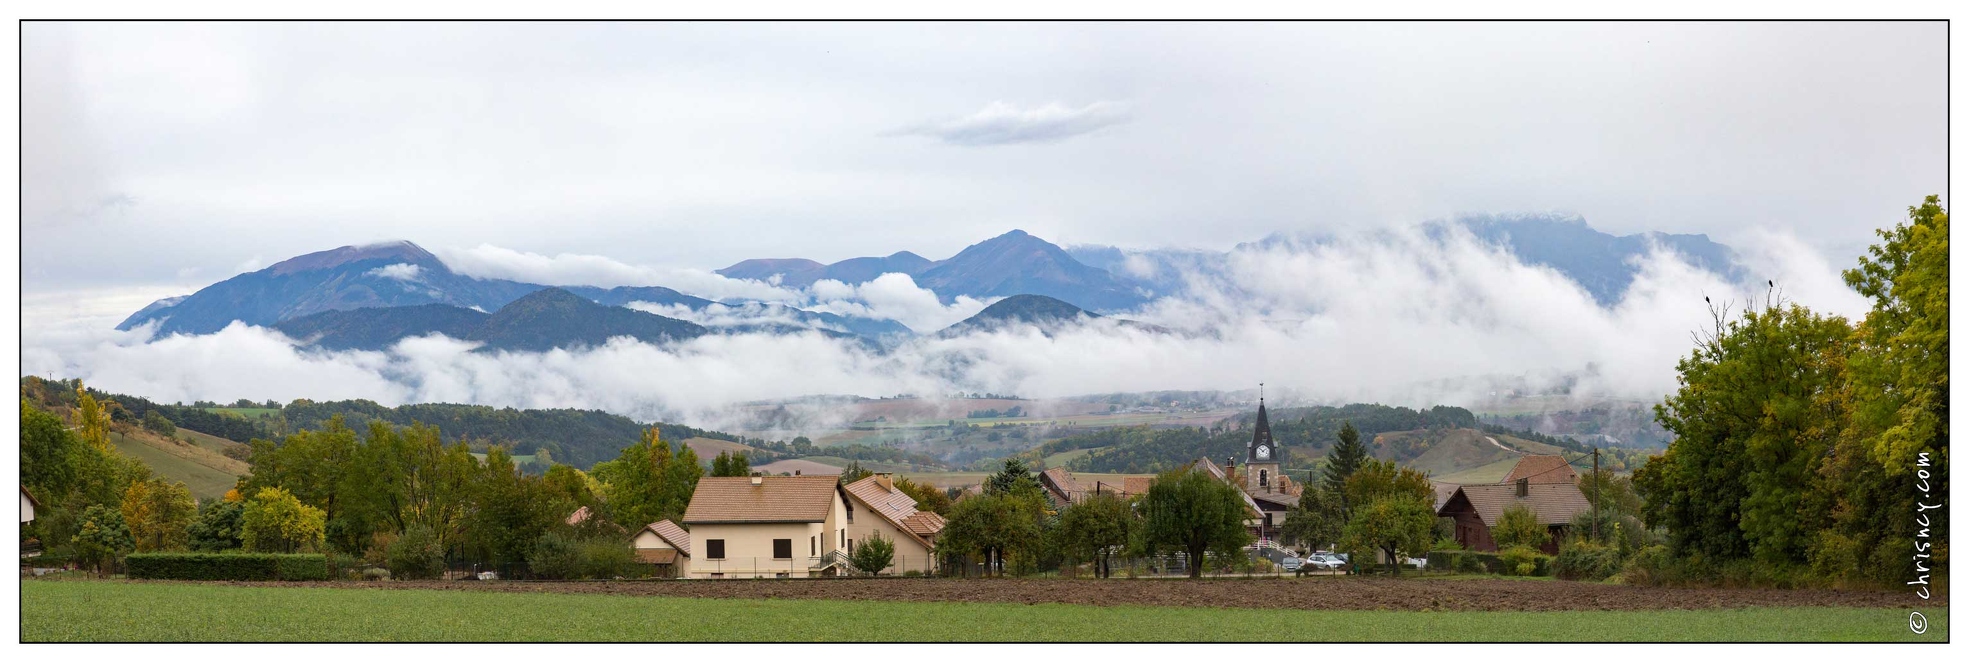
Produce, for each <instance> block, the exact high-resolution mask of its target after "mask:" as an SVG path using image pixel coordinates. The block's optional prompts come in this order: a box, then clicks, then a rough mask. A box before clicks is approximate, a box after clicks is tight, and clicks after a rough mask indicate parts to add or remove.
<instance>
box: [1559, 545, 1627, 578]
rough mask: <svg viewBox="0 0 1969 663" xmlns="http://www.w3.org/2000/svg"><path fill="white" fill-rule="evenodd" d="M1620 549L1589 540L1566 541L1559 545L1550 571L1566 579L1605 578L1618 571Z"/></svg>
mask: <svg viewBox="0 0 1969 663" xmlns="http://www.w3.org/2000/svg"><path fill="white" fill-rule="evenodd" d="M1620 562H1621V559H1620V550H1619V549H1617V548H1615V547H1613V546H1608V545H1601V544H1598V543H1593V542H1591V541H1568V542H1566V544H1565V545H1563V546H1559V556H1558V557H1557V558H1556V559H1553V560H1552V572H1553V575H1556V576H1558V577H1560V578H1563V579H1566V580H1606V579H1607V578H1610V577H1613V575H1614V574H1616V573H1619V572H1620Z"/></svg>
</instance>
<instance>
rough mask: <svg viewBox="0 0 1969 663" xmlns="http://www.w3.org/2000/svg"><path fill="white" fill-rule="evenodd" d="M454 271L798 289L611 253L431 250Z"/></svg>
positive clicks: (748, 291) (719, 292) (758, 296)
mask: <svg viewBox="0 0 1969 663" xmlns="http://www.w3.org/2000/svg"><path fill="white" fill-rule="evenodd" d="M432 253H434V254H436V255H437V256H438V257H439V259H442V260H443V261H444V264H445V265H446V266H448V267H450V268H451V269H452V270H453V271H456V272H458V273H460V274H464V275H467V276H476V277H480V278H500V279H512V280H516V281H526V282H528V283H540V284H544V285H592V286H600V287H604V288H608V287H616V286H663V287H666V288H672V289H675V290H677V291H679V292H684V293H688V294H691V295H696V296H699V297H707V298H710V299H728V298H739V299H754V300H761V301H771V302H789V301H798V300H800V299H802V298H803V296H802V295H801V294H800V293H799V292H797V291H794V290H790V289H787V288H781V287H779V286H776V285H773V284H770V283H765V282H761V281H751V280H744V279H732V278H726V277H724V276H720V275H718V274H716V273H713V272H708V271H704V270H700V269H679V268H660V267H645V266H640V265H631V264H628V263H624V262H619V261H617V260H615V259H613V258H608V257H604V256H598V255H587V254H579V253H560V254H555V255H553V256H544V255H540V254H538V253H528V252H525V251H515V250H513V249H508V248H504V247H499V246H493V245H491V244H480V245H478V246H476V247H472V248H464V249H461V248H440V249H436V250H434V251H432Z"/></svg>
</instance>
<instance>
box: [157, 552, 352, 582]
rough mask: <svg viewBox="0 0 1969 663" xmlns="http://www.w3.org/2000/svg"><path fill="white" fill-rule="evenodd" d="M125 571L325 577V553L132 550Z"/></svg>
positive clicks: (177, 576) (176, 576)
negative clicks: (145, 551)
mask: <svg viewBox="0 0 1969 663" xmlns="http://www.w3.org/2000/svg"><path fill="white" fill-rule="evenodd" d="M124 566H125V568H126V569H127V571H126V575H128V576H129V577H131V578H137V579H143V580H327V579H328V557H327V556H326V555H277V554H271V553H135V554H132V555H130V556H128V557H125V558H124Z"/></svg>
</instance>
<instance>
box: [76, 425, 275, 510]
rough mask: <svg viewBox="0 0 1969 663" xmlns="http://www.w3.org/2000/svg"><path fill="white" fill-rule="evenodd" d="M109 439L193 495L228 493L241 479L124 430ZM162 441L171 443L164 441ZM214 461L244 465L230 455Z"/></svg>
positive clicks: (208, 496)
mask: <svg viewBox="0 0 1969 663" xmlns="http://www.w3.org/2000/svg"><path fill="white" fill-rule="evenodd" d="M109 441H110V444H111V445H113V446H115V447H116V450H117V451H119V452H122V454H123V455H125V456H129V457H131V458H135V459H137V460H140V461H143V463H144V465H147V466H149V467H150V471H151V472H154V473H156V474H157V476H160V477H163V478H166V479H170V480H172V481H182V482H184V484H185V487H186V488H188V489H190V490H191V494H192V496H193V497H197V498H200V499H204V498H212V497H219V496H222V495H225V494H226V491H228V490H232V487H233V485H234V484H235V483H237V482H238V481H239V475H237V474H234V473H232V472H230V471H227V470H224V469H221V468H217V467H212V466H211V465H206V464H203V463H199V462H198V461H195V460H192V459H190V458H186V457H184V456H182V455H177V454H173V453H171V452H169V451H166V450H164V449H160V448H158V447H154V446H151V445H149V444H145V443H143V442H141V441H138V440H135V439H131V438H129V437H125V436H124V435H123V434H121V433H114V432H112V433H110V434H109ZM160 443H161V444H168V443H164V442H161V441H160ZM194 448H195V447H194ZM213 462H214V463H215V464H220V463H228V462H229V463H233V464H237V465H240V466H243V465H244V464H243V463H239V462H238V461H233V460H231V459H226V458H220V459H216V460H214V461H213Z"/></svg>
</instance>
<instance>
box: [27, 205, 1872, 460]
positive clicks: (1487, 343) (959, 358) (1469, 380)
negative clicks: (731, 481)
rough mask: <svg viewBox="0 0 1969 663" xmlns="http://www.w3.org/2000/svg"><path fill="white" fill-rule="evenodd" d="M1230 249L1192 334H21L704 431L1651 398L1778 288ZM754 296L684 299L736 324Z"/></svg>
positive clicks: (31, 364)
mask: <svg viewBox="0 0 1969 663" xmlns="http://www.w3.org/2000/svg"><path fill="white" fill-rule="evenodd" d="M1746 254H1747V255H1750V256H1756V255H1762V254H1768V255H1769V256H1770V258H1771V260H1773V261H1779V260H1780V259H1782V264H1777V266H1774V267H1772V268H1771V269H1770V270H1769V272H1770V273H1771V274H1773V277H1772V278H1773V280H1776V281H1778V282H1779V283H1780V284H1793V283H1796V284H1801V286H1800V287H1799V288H1797V289H1796V290H1790V289H1787V293H1790V294H1788V296H1792V297H1793V298H1794V299H1795V300H1796V301H1798V302H1799V303H1802V304H1804V305H1806V306H1810V307H1814V308H1815V309H1817V310H1825V311H1829V312H1841V313H1847V314H1849V315H1850V314H1852V313H1854V311H1852V310H1844V309H1848V308H1849V307H1853V306H1856V305H1857V306H1858V308H1857V312H1858V313H1864V309H1865V307H1864V303H1863V302H1859V303H1857V304H1856V303H1855V302H1854V301H1851V295H1850V293H1846V292H1844V291H1841V290H1839V289H1838V288H1835V287H1834V286H1833V285H1832V284H1833V283H1835V282H1836V281H1835V279H1836V275H1835V274H1834V273H1833V271H1832V269H1831V267H1830V266H1829V265H1830V263H1829V262H1827V261H1825V260H1824V259H1822V258H1820V257H1818V256H1816V255H1814V254H1812V253H1811V252H1810V251H1809V250H1806V249H1803V248H1801V247H1800V245H1798V244H1797V243H1796V240H1795V239H1786V238H1784V237H1782V236H1774V237H1773V239H1772V241H1771V242H1770V243H1769V244H1768V245H1766V246H1765V247H1762V248H1760V249H1758V250H1751V251H1747V252H1746ZM1787 256H1788V257H1787ZM1227 260H1228V266H1227V267H1225V268H1223V269H1222V271H1221V272H1216V273H1213V274H1212V275H1211V276H1210V277H1209V278H1201V277H1199V278H1196V279H1194V280H1193V281H1192V283H1191V285H1190V287H1189V288H1187V289H1186V290H1185V294H1184V295H1182V296H1180V297H1169V298H1164V299H1160V300H1157V301H1156V302H1154V303H1153V304H1152V305H1150V306H1149V307H1147V308H1146V309H1144V310H1143V311H1142V312H1140V314H1139V315H1136V316H1131V317H1134V318H1136V319H1140V320H1144V321H1146V322H1151V323H1155V324H1158V325H1162V326H1165V327H1170V328H1174V329H1178V330H1181V331H1182V332H1183V333H1180V334H1159V333H1152V332H1147V331H1143V330H1140V329H1133V328H1128V327H1122V326H1117V325H1099V324H1096V325H1087V326H1083V327H1075V328H1068V329H1065V330H1060V331H1056V332H1055V333H1052V334H1050V335H1048V334H1041V333H1039V332H1038V331H1037V330H1033V329H1030V328H1016V327H1014V328H1008V329H999V330H992V331H981V332H975V333H970V334H966V335H963V336H958V337H954V338H941V337H933V336H923V337H919V338H917V339H914V340H912V341H908V342H905V343H903V344H902V345H900V346H898V347H896V348H893V349H890V350H887V351H877V350H872V349H869V348H867V347H864V346H862V345H861V344H859V343H855V342H851V341H843V340H838V339H832V338H828V337H826V336H824V335H821V334H818V333H803V334H792V335H767V334H749V333H748V334H730V335H715V336H707V337H702V338H698V339H693V340H690V341H686V342H682V343H668V344H661V345H651V344H645V343H640V342H635V341H633V340H629V339H615V340H614V341H611V342H609V343H607V344H605V345H603V346H601V347H596V348H588V349H582V350H576V351H565V350H556V351H551V352H544V353H483V352H472V351H471V350H472V348H473V347H474V346H473V345H472V344H469V343H465V342H462V341H457V340H453V339H447V338H443V337H436V336H434V337H425V338H414V339H408V340H405V341H403V342H401V343H399V344H398V345H397V346H396V347H393V348H391V349H390V350H389V351H387V352H341V353H324V352H317V351H311V350H306V349H303V348H300V347H297V346H296V345H295V343H294V341H292V340H291V339H287V338H285V337H283V336H281V335H279V334H278V333H275V332H273V331H270V330H266V329H260V328H254V327H246V326H243V325H234V326H231V327H228V328H227V329H225V330H224V331H221V332H219V333H217V334H213V335H207V336H200V337H185V336H174V337H168V338H163V339H155V340H153V339H150V338H149V332H148V329H140V330H137V331H134V332H106V331H100V330H101V329H102V327H94V328H90V329H83V328H80V327H74V326H59V325H55V326H50V325H47V324H45V323H46V322H47V321H49V320H50V319H61V316H60V315H59V313H60V311H58V310H56V309H59V308H60V307H61V304H59V303H58V302H55V301H41V300H36V301H32V302H29V304H30V306H28V307H26V308H24V313H26V314H29V318H30V320H29V322H30V324H27V325H24V326H23V333H24V336H25V338H24V341H25V349H24V351H23V354H22V362H23V371H24V372H25V373H29V374H35V375H43V376H49V377H81V378H84V379H86V380H88V381H89V382H90V383H91V384H92V385H95V386H97V387H99V388H103V389H107V390H110V391H115V392H124V393H133V394H139V395H143V396H146V397H149V398H154V399H162V400H166V401H170V400H187V401H188V400H194V399H206V400H216V401H228V400H234V399H238V398H251V399H255V400H261V399H266V398H277V399H281V400H287V399H291V398H301V397H306V398H313V399H335V398H369V399H374V400H377V401H379V402H383V403H386V404H396V403H409V402H462V403H480V404H486V405H494V406H510V407H523V408H527V407H531V408H541V407H579V408H600V409H603V410H607V411H610V412H615V413H618V414H623V415H626V416H631V417H635V418H638V419H642V420H653V419H661V420H666V421H675V422H681V423H687V424H691V425H696V426H704V427H710V428H735V427H737V426H739V425H740V424H741V422H744V421H747V420H748V416H747V410H746V406H744V405H743V404H744V403H747V402H757V401H763V400H773V399H791V398H797V397H802V396H810V395H817V394H854V395H861V396H868V397H874V396H883V395H894V394H899V393H912V394H924V395H937V394H949V393H954V392H960V391H963V392H995V393H1016V394H1020V395H1022V396H1027V397H1064V396H1074V395H1084V394H1097V393H1114V392H1143V391H1155V390H1169V389H1178V390H1193V389H1194V390H1212V389H1217V390H1231V389H1243V388H1247V387H1249V386H1251V385H1253V384H1256V383H1258V382H1265V383H1266V384H1267V385H1270V386H1272V387H1275V388H1277V389H1278V391H1279V393H1281V394H1290V395H1292V397H1293V399H1294V400H1296V401H1297V402H1300V403H1343V402H1356V401H1366V402H1381V403H1388V404H1399V405H1411V406H1428V405H1436V404H1452V405H1473V404H1478V403H1481V402H1484V401H1486V400H1489V399H1492V398H1495V397H1496V396H1497V395H1498V394H1501V393H1507V392H1512V391H1518V392H1530V393H1561V392H1563V393H1568V394H1570V395H1571V396H1572V397H1573V398H1575V399H1580V400H1582V401H1587V402H1591V401H1594V400H1599V399H1622V400H1640V401H1651V400H1655V399H1659V398H1660V397H1662V396H1663V395H1665V394H1667V393H1669V392H1671V391H1673V390H1674V388H1675V386H1676V383H1675V362H1676V360H1678V359H1680V358H1682V357H1684V356H1686V355H1687V353H1688V352H1689V351H1690V350H1691V347H1690V340H1689V333H1690V332H1691V331H1694V330H1697V329H1702V328H1705V327H1706V326H1707V324H1708V319H1707V317H1708V309H1707V307H1706V306H1705V305H1704V303H1703V301H1702V298H1703V297H1704V296H1709V297H1711V298H1712V299H1714V300H1716V301H1718V302H1722V301H1726V300H1728V301H1735V302H1737V303H1738V307H1737V308H1738V309H1739V310H1741V306H1742V302H1745V301H1759V302H1761V301H1762V296H1763V291H1764V286H1763V279H1764V277H1763V275H1762V274H1759V275H1758V278H1757V282H1756V283H1755V284H1754V285H1751V284H1737V283H1730V282H1728V281H1726V280H1724V279H1723V278H1722V277H1719V276H1717V275H1716V274H1714V273H1711V272H1707V271H1704V270H1701V269H1697V268H1695V267H1693V266H1691V265H1690V264H1689V263H1688V262H1686V261H1684V260H1683V259H1682V258H1681V257H1679V256H1677V255H1675V254H1673V253H1671V252H1666V251H1655V252H1653V253H1650V254H1647V255H1645V256H1643V257H1641V258H1638V259H1637V263H1638V264H1637V266H1638V267H1639V272H1638V274H1637V276H1636V278H1635V280H1634V282H1633V285H1632V286H1631V287H1630V288H1629V289H1628V290H1627V292H1626V293H1625V294H1624V295H1623V297H1622V299H1621V300H1620V301H1618V302H1616V303H1614V304H1613V305H1612V306H1608V307H1602V306H1600V305H1599V304H1598V303H1597V302H1596V301H1595V300H1594V299H1593V297H1592V296H1591V295H1590V294H1588V293H1587V292H1586V291H1584V290H1583V289H1581V288H1580V287H1579V286H1578V285H1577V284H1575V283H1573V282H1572V281H1570V280H1569V279H1567V278H1566V277H1564V276H1563V275H1562V274H1560V273H1558V272H1556V271H1554V270H1552V269H1549V268H1545V267H1538V266H1531V265H1526V264H1524V263H1522V262H1519V261H1518V260H1517V259H1516V258H1515V257H1514V256H1512V255H1510V254H1509V253H1507V252H1503V251H1501V250H1499V249H1497V248H1495V247H1492V246H1489V245H1485V244H1483V243H1481V242H1478V241H1476V240H1475V239H1474V238H1472V237H1470V236H1468V235H1467V234H1463V233H1461V232H1456V233H1451V234H1450V235H1448V236H1445V237H1428V236H1425V235H1423V234H1421V233H1416V232H1392V233H1386V232H1384V233H1361V234H1355V235H1345V236H1340V237H1336V238H1333V239H1331V240H1330V241H1324V242H1320V243H1293V242H1278V243H1269V244H1264V245H1252V246H1247V247H1244V248H1240V249H1237V250H1234V251H1233V252H1231V254H1230V255H1229V256H1228V259H1227ZM1774 264H1775V262H1774ZM1789 287H1790V286H1788V285H1787V288H1789ZM148 294H149V293H146V296H147V295H148ZM804 294H805V295H807V296H812V297H817V298H820V299H824V300H826V302H825V303H826V305H827V306H831V307H837V308H836V310H835V312H840V313H853V314H857V315H870V316H874V317H885V316H893V319H897V320H900V321H905V324H910V325H911V326H912V327H918V326H919V325H920V327H918V328H919V329H921V330H923V331H935V330H936V329H939V328H941V326H942V325H943V323H944V321H946V320H950V319H952V318H955V317H957V316H961V315H965V314H966V311H968V310H969V308H970V307H981V306H982V305H983V302H978V301H975V300H974V301H968V302H965V301H962V300H960V304H959V305H956V306H949V307H945V306H941V305H939V304H936V303H935V300H934V298H933V297H928V296H927V291H923V290H921V289H920V288H917V287H916V286H915V284H914V283H913V282H910V281H909V280H908V279H907V277H905V276H903V275H885V276H884V277H883V278H881V279H877V280H876V281H873V282H870V283H867V284H862V285H859V286H849V285H846V284H840V283H837V282H822V283H817V284H815V287H813V288H811V289H810V291H809V292H808V293H804ZM138 298H139V296H138V295H137V294H136V293H131V294H127V295H120V296H119V297H118V301H120V302H124V304H123V305H127V302H129V301H135V300H136V299H138ZM92 306H93V305H92ZM752 306H758V305H752ZM855 307H859V308H855ZM102 308H105V310H107V308H108V305H107V304H106V303H105V304H104V305H103V307H102ZM749 308H750V307H747V306H730V307H716V308H712V309H707V310H706V311H701V312H690V313H689V315H694V316H696V318H695V319H699V320H703V321H707V322H712V323H719V322H731V323H736V322H737V321H738V320H740V319H741V318H742V317H743V315H744V314H747V313H749V312H751V311H748V309H749ZM763 310H764V309H763V308H761V309H759V311H763ZM663 312H665V313H666V314H676V315H679V316H684V315H686V313H685V312H684V311H675V310H664V311H663ZM810 414H811V415H812V416H813V418H812V419H811V420H809V425H815V426H820V425H827V424H828V422H829V420H828V419H827V416H828V415H826V413H822V412H817V413H810ZM834 423H838V422H834Z"/></svg>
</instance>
